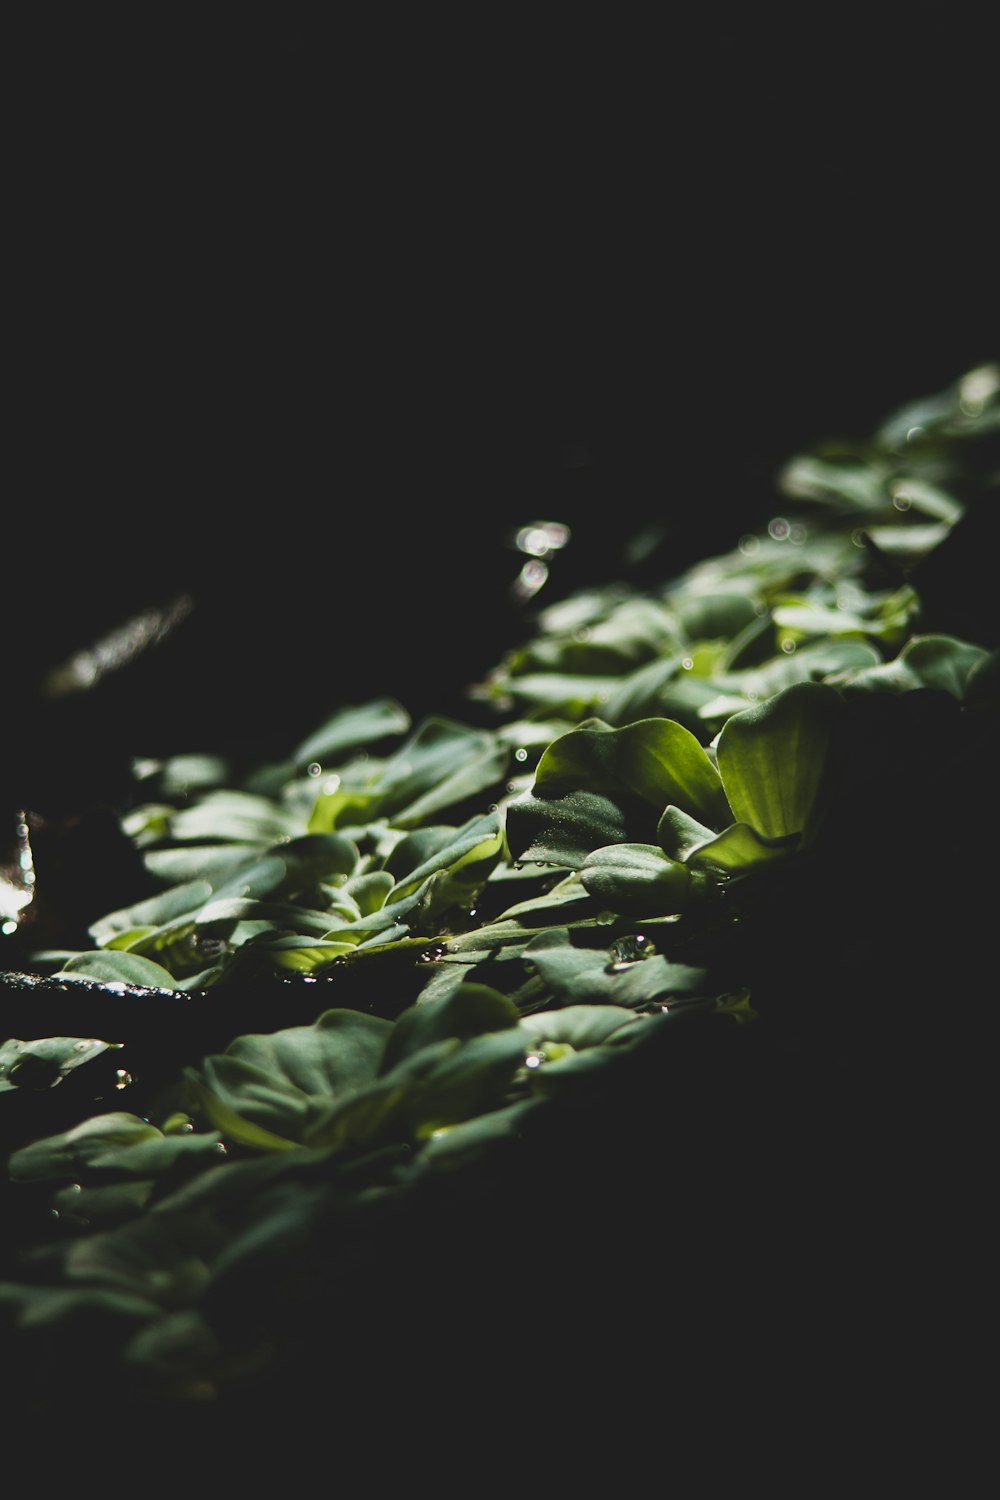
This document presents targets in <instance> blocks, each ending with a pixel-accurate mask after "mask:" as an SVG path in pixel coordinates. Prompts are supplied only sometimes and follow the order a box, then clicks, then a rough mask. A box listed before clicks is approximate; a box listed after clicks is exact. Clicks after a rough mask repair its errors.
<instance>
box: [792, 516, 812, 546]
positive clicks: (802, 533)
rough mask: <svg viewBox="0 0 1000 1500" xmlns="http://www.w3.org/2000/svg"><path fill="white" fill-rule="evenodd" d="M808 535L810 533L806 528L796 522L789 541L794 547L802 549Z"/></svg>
mask: <svg viewBox="0 0 1000 1500" xmlns="http://www.w3.org/2000/svg"><path fill="white" fill-rule="evenodd" d="M808 535H809V532H808V530H807V529H806V527H805V526H803V525H802V523H801V522H800V521H796V522H795V524H794V526H792V527H791V529H790V530H789V533H788V540H789V541H790V542H791V543H792V544H793V546H796V547H801V546H802V543H803V542H804V541H805V540H806V538H807V537H808Z"/></svg>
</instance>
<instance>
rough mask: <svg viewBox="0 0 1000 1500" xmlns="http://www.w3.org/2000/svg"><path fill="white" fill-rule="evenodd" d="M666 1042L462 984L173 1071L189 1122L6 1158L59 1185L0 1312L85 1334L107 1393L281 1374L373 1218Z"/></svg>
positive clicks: (380, 1221)
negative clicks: (414, 1002)
mask: <svg viewBox="0 0 1000 1500" xmlns="http://www.w3.org/2000/svg"><path fill="white" fill-rule="evenodd" d="M667 1024H668V1018H667V1017H666V1016H663V1015H660V1016H658V1017H652V1016H639V1015H636V1014H633V1013H631V1012H629V1011H628V1010H623V1009H622V1008H621V1007H619V1006H602V1005H586V1006H572V1005H571V1006H567V1007H564V1008H561V1009H559V1010H556V1011H553V1012H550V1013H546V1014H539V1015H534V1016H531V1017H521V1016H519V1014H518V1012H517V1010H516V1008H515V1007H514V1006H513V1005H512V1004H511V1002H510V1001H509V1000H508V999H507V998H506V997H504V996H503V995H501V994H499V993H497V992H496V991H493V990H491V989H490V988H489V987H487V986H483V985H476V984H469V985H463V986H462V987H461V989H460V990H459V991H457V992H456V993H455V994H453V995H452V996H450V997H448V998H446V999H442V1000H439V1001H436V1002H428V1003H425V1004H422V1005H419V1006H414V1007H411V1008H410V1009H408V1010H407V1011H404V1012H403V1013H402V1015H401V1016H400V1017H399V1018H398V1019H397V1020H396V1021H395V1022H390V1021H388V1020H384V1019H381V1018H379V1017H375V1016H370V1015H365V1014H361V1013H359V1012H355V1011H342V1010H333V1011H328V1012H325V1013H324V1014H323V1015H321V1016H320V1017H319V1018H318V1020H317V1021H316V1022H315V1023H314V1024H312V1025H310V1026H303V1027H293V1028H289V1029H287V1030H284V1031H278V1032H275V1033H273V1034H262V1035H251V1036H245V1037H239V1038H237V1039H236V1040H235V1041H233V1042H232V1043H231V1044H230V1046H229V1047H228V1048H227V1049H226V1051H225V1052H224V1053H223V1054H220V1055H218V1056H213V1057H208V1058H205V1059H204V1060H203V1061H202V1062H201V1063H200V1064H199V1065H198V1066H197V1067H196V1068H191V1069H189V1070H188V1071H187V1074H186V1078H185V1080H184V1087H185V1091H186V1097H187V1103H188V1106H189V1112H183V1111H179V1112H175V1113H174V1114H173V1115H172V1116H170V1117H169V1118H168V1119H166V1120H164V1121H163V1123H162V1124H161V1125H157V1124H154V1123H153V1122H151V1121H150V1120H148V1119H143V1118H140V1117H139V1116H136V1115H133V1114H129V1113H124V1112H121V1111H110V1112H108V1113H105V1114H103V1115H99V1116H95V1117H93V1118H91V1119H87V1120H84V1121H82V1122H80V1123H79V1124H78V1125H75V1126H73V1127H72V1128H70V1129H68V1130H65V1131H62V1132H60V1133H59V1134H58V1135H55V1136H51V1137H49V1138H46V1139H43V1140H39V1141H36V1142H34V1143H32V1144H31V1145H30V1146H27V1147H24V1148H22V1149H21V1150H19V1151H17V1152H15V1153H14V1156H13V1157H12V1159H11V1162H10V1171H11V1175H12V1176H13V1178H14V1179H15V1181H16V1182H22V1183H29V1182H30V1183H34V1184H36V1185H41V1184H44V1183H46V1182H48V1183H51V1184H52V1188H53V1193H54V1197H53V1205H54V1209H55V1211H56V1214H57V1217H58V1223H59V1226H60V1230H61V1232H60V1234H59V1235H58V1236H57V1237H56V1238H55V1239H54V1240H53V1241H52V1242H50V1243H49V1244H48V1245H47V1246H45V1247H41V1248H39V1249H38V1250H36V1251H34V1252H32V1253H31V1254H30V1255H29V1256H28V1257H27V1258H26V1261H25V1276H24V1279H22V1280H16V1281H7V1282H4V1283H0V1308H4V1309H5V1310H6V1311H7V1313H8V1314H9V1315H10V1316H12V1317H13V1318H14V1319H15V1320H16V1322H17V1324H18V1326H19V1327H20V1328H21V1329H22V1330H23V1331H24V1332H25V1333H26V1334H28V1335H30V1334H31V1333H32V1332H36V1333H43V1334H44V1333H49V1334H51V1332H52V1331H53V1330H55V1329H62V1330H63V1332H64V1333H65V1334H68V1333H69V1332H70V1331H71V1330H72V1329H74V1328H76V1327H86V1328H88V1329H91V1328H94V1327H99V1328H100V1329H101V1330H102V1338H101V1348H102V1350H104V1351H105V1353H106V1354H107V1353H110V1354H111V1356H112V1357H113V1359H114V1361H115V1364H116V1368H117V1371H118V1377H119V1379H121V1378H122V1376H123V1375H124V1378H125V1379H126V1380H127V1379H130V1378H134V1377H138V1378H139V1380H140V1381H141V1382H142V1383H143V1385H142V1388H144V1389H146V1390H147V1391H148V1392H151V1393H154V1394H157V1395H167V1396H175V1397H179V1398H181V1399H184V1400H190V1399H199V1400H200V1399H204V1398H205V1397H206V1395H210V1394H214V1393H217V1391H218V1389H219V1388H220V1386H222V1385H224V1384H225V1383H226V1382H227V1381H230V1380H234V1379H239V1378H243V1377H245V1375H246V1373H247V1369H248V1368H254V1367H256V1366H257V1365H258V1364H259V1362H260V1361H262V1360H263V1361H266V1360H267V1359H268V1358H273V1357H274V1354H275V1351H276V1350H277V1349H279V1348H280V1347H281V1342H282V1338H283V1337H284V1336H285V1327H284V1325H285V1322H286V1320H287V1318H288V1315H289V1306H290V1304H293V1305H295V1306H298V1307H305V1308H306V1309H307V1310H308V1313H309V1316H310V1318H311V1319H312V1320H315V1318H316V1317H317V1316H323V1315H324V1309H326V1308H327V1307H329V1306H330V1305H333V1304H335V1305H336V1306H337V1307H338V1308H339V1305H340V1298H341V1296H342V1293H343V1289H344V1286H345V1285H351V1284H356V1282H357V1272H356V1271H352V1270H351V1265H350V1247H351V1245H352V1243H354V1242H356V1238H357V1236H358V1235H359V1234H360V1235H363V1234H364V1233H366V1232H369V1231H367V1230H366V1227H365V1226H366V1225H367V1224H368V1223H369V1222H370V1221H371V1222H374V1223H375V1224H377V1225H381V1226H382V1227H383V1228H384V1226H385V1224H386V1223H387V1222H391V1218H392V1216H393V1215H396V1214H399V1213H404V1212H406V1209H407V1205H409V1204H411V1203H414V1202H416V1203H419V1202H420V1201H422V1199H421V1193H422V1191H423V1189H424V1187H425V1185H426V1184H428V1183H429V1182H432V1181H433V1180H435V1179H439V1178H440V1177H441V1174H443V1173H448V1174H451V1173H454V1172H455V1171H456V1169H457V1168H459V1167H464V1166H468V1165H469V1164H470V1163H471V1162H473V1161H477V1162H482V1161H483V1160H484V1159H486V1160H488V1159H489V1158H490V1157H491V1156H492V1155H493V1154H494V1153H496V1152H503V1151H504V1150H505V1149H512V1148H516V1146H517V1143H518V1142H519V1141H520V1140H522V1139H523V1138H524V1134H525V1132H526V1131H529V1132H530V1131H531V1130H532V1129H534V1128H537V1126H535V1125H533V1124H532V1122H533V1121H538V1120H541V1119H542V1118H543V1117H544V1116H545V1115H546V1112H547V1111H549V1110H550V1109H551V1108H552V1105H553V1101H555V1100H558V1099H560V1098H563V1097H566V1096H567V1093H568V1094H575V1093H578V1092H579V1090H580V1089H581V1088H582V1089H584V1090H586V1091H587V1092H588V1094H590V1093H591V1092H592V1091H593V1089H594V1087H595V1084H596V1082H597V1080H599V1079H600V1078H601V1077H602V1076H604V1075H605V1074H606V1073H608V1072H609V1070H611V1071H613V1070H614V1069H615V1068H616V1066H617V1065H618V1063H619V1062H620V1061H621V1060H622V1059H624V1058H626V1057H628V1056H630V1055H633V1054H634V1053H635V1051H636V1049H637V1048H643V1047H644V1046H645V1045H646V1044H647V1043H648V1042H649V1041H650V1040H652V1038H654V1037H657V1036H659V1035H661V1034H662V1033H663V1028H664V1027H665V1026H666V1025H667ZM345 1255H346V1263H345V1264H344V1266H341V1261H342V1260H343V1259H344V1257H345ZM345 1278H346V1280H345ZM338 1326H340V1325H339V1323H338ZM73 1374H74V1371H73V1366H72V1363H71V1362H70V1363H68V1364H67V1367H66V1372H65V1378H66V1379H67V1381H70V1382H71V1381H72V1379H73ZM46 1379H47V1380H48V1381H49V1386H48V1387H47V1389H48V1393H49V1395H51V1380H52V1374H51V1372H50V1371H48V1372H46ZM109 1394H110V1391H109V1390H108V1389H105V1388H102V1389H101V1390H100V1399H101V1400H107V1399H108V1397H109Z"/></svg>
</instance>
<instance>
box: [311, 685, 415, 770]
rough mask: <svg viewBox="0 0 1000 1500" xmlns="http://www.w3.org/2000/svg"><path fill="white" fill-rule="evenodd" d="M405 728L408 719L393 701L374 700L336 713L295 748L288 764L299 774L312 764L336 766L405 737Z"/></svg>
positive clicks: (404, 710) (406, 728) (408, 725)
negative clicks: (385, 741)
mask: <svg viewBox="0 0 1000 1500" xmlns="http://www.w3.org/2000/svg"><path fill="white" fill-rule="evenodd" d="M409 727H410V716H409V714H408V713H407V712H406V709H405V708H403V707H402V705H401V704H399V703H397V702H396V701H395V699H393V698H374V699H372V700H371V702H369V703H363V704H361V705H360V706H358V707H356V708H342V709H338V711H337V712H336V713H335V714H333V715H332V716H331V717H330V718H329V719H327V720H326V722H325V723H324V724H321V725H320V727H319V728H318V729H315V730H314V731H313V732H312V733H311V734H310V735H308V736H307V737H306V739H304V740H303V741H302V743H301V744H300V745H298V746H297V747H296V749H295V750H294V751H293V752H292V762H293V764H294V765H295V766H297V767H298V768H299V769H300V770H304V769H305V767H306V766H308V765H312V764H313V763H314V762H318V763H319V764H320V765H331V764H333V765H336V764H339V762H340V761H341V760H342V759H343V757H344V756H345V755H346V754H348V753H349V752H351V751H354V750H360V749H363V748H365V747H366V746H369V745H373V744H377V743H378V741H379V740H383V739H386V738H387V737H388V736H390V735H397V734H405V733H406V731H407V730H408V729H409Z"/></svg>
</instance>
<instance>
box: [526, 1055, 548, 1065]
mask: <svg viewBox="0 0 1000 1500" xmlns="http://www.w3.org/2000/svg"><path fill="white" fill-rule="evenodd" d="M545 1061H546V1057H545V1053H544V1052H529V1053H528V1055H527V1057H526V1058H525V1059H524V1066H525V1067H526V1068H539V1067H541V1065H542V1063H543V1062H545Z"/></svg>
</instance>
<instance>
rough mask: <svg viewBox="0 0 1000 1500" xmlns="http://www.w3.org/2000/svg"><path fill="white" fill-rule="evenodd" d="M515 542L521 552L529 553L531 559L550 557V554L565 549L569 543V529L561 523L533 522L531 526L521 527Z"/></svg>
mask: <svg viewBox="0 0 1000 1500" xmlns="http://www.w3.org/2000/svg"><path fill="white" fill-rule="evenodd" d="M515 541H516V543H517V548H518V551H519V552H527V553H528V554H529V556H531V557H548V555H549V553H550V552H558V551H560V549H561V548H563V547H565V545H566V543H567V542H568V541H569V527H568V526H564V525H563V523H562V522H561V521H532V523H531V525H530V526H522V527H521V529H520V531H518V533H517V536H516V537H515Z"/></svg>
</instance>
